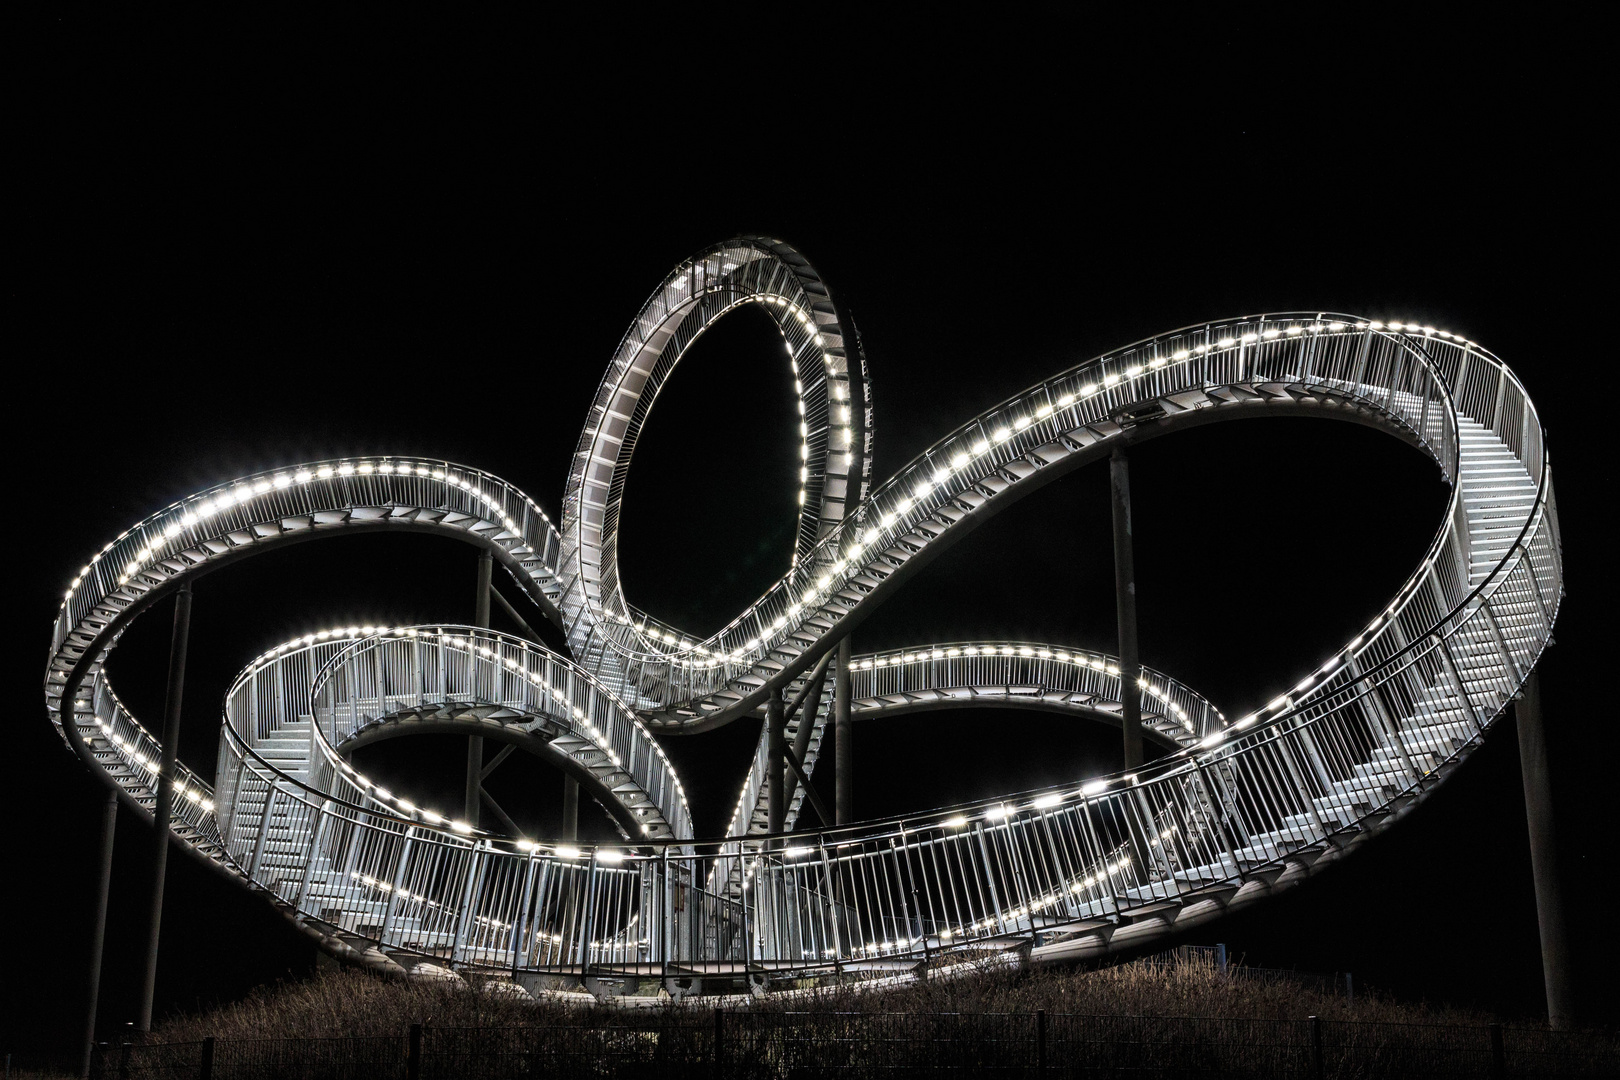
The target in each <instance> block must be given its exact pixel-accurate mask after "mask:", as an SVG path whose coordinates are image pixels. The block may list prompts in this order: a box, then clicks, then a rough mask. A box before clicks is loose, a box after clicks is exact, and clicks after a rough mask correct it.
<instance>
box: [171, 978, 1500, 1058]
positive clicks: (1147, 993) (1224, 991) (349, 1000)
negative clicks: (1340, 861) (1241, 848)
mask: <svg viewBox="0 0 1620 1080" xmlns="http://www.w3.org/2000/svg"><path fill="white" fill-rule="evenodd" d="M1234 969H1235V972H1236V974H1234V975H1233V976H1223V975H1221V974H1220V972H1219V971H1217V970H1216V968H1215V965H1214V964H1213V963H1212V962H1210V961H1208V960H1204V959H1201V958H1198V957H1193V958H1187V959H1175V960H1172V961H1171V962H1169V963H1165V964H1158V963H1154V964H1149V963H1143V962H1136V963H1127V964H1118V965H1114V966H1110V967H1103V968H1099V969H1096V970H1092V971H1063V970H1049V969H1035V970H1028V971H1024V970H1013V969H1007V970H997V971H986V972H981V973H978V974H975V975H971V976H968V977H964V978H961V979H954V980H950V981H936V982H925V983H922V984H919V985H915V986H911V987H904V988H900V989H895V990H887V991H883V992H878V993H854V992H834V993H829V994H828V995H826V996H823V997H819V998H815V999H811V1000H808V1001H807V1000H804V999H800V1000H797V1001H794V1002H791V1003H777V1002H773V1001H772V1000H771V999H769V998H767V999H765V1000H764V1001H762V1002H759V1003H757V1004H755V1005H754V1006H753V1007H752V1009H751V1010H750V1011H751V1012H754V1013H767V1014H768V1013H771V1012H780V1011H792V1012H795V1013H801V1012H810V1013H815V1012H855V1013H879V1012H883V1013H965V1012H986V1013H1010V1012H1013V1013H1016V1012H1034V1011H1035V1010H1037V1009H1045V1010H1046V1011H1047V1012H1049V1013H1083V1014H1090V1015H1129V1016H1155V1017H1170V1016H1197V1017H1206V1018H1213V1019H1224V1018H1231V1019H1266V1020H1271V1019H1275V1020H1284V1019H1286V1020H1298V1019H1302V1018H1304V1017H1306V1016H1309V1015H1316V1016H1320V1017H1321V1018H1322V1019H1323V1020H1349V1021H1361V1022H1374V1023H1431V1024H1472V1025H1482V1024H1485V1023H1488V1022H1490V1020H1491V1019H1492V1018H1491V1017H1489V1016H1486V1015H1484V1014H1481V1013H1477V1012H1470V1011H1464V1010H1457V1009H1448V1008H1442V1007H1435V1006H1431V1005H1413V1004H1408V1003H1403V1002H1399V1001H1395V1000H1392V999H1390V998H1388V997H1385V996H1382V995H1378V994H1375V993H1369V992H1367V991H1365V990H1364V989H1362V988H1360V987H1358V988H1357V993H1356V1000H1355V1002H1354V1004H1350V1003H1347V1002H1346V1001H1345V1000H1344V998H1343V997H1342V996H1337V995H1332V994H1325V993H1322V992H1321V991H1319V990H1315V989H1312V988H1310V987H1307V986H1301V985H1298V984H1295V983H1291V982H1288V981H1286V980H1280V979H1269V978H1245V977H1239V976H1240V975H1241V973H1242V969H1241V968H1238V967H1236V966H1234ZM699 1007H700V1008H701V1007H706V1006H703V1005H702V1003H701V1002H699ZM674 1008H679V1006H674ZM596 1015H599V1016H600V1018H601V1019H602V1020H607V1019H609V1018H611V1017H620V1016H622V1015H623V1013H622V1011H621V1010H618V1009H615V1008H612V1007H607V1006H602V1007H596V1008H587V1009H580V1008H578V1007H569V1006H560V1005H554V1004H547V1003H539V1002H531V1001H525V1000H522V999H517V1000H513V999H511V998H507V997H501V996H494V995H489V994H481V993H469V992H468V991H467V990H466V989H465V988H463V987H461V986H458V985H456V984H453V983H440V982H405V981H403V980H396V979H388V978H384V977H380V976H377V975H372V974H369V973H367V972H362V971H349V970H345V971H327V972H321V973H319V974H317V975H315V976H314V977H312V978H309V979H305V980H301V981H298V982H283V983H277V984H275V985H272V986H264V987H260V988H258V989H256V990H254V991H253V992H252V993H250V994H249V995H248V996H247V997H245V998H243V999H242V1000H240V1001H236V1002H233V1003H231V1004H228V1005H223V1006H219V1007H217V1008H214V1009H210V1010H207V1011H203V1012H197V1013H190V1014H183V1015H179V1016H173V1017H170V1018H169V1019H167V1020H165V1021H164V1022H162V1023H161V1024H160V1025H158V1027H157V1029H156V1030H155V1032H154V1034H153V1038H154V1039H155V1040H158V1041H166V1042H167V1041H176V1042H185V1041H192V1040H196V1039H201V1038H203V1037H204V1036H208V1035H212V1036H215V1037H217V1038H221V1039H253V1038H272V1037H279V1038H289V1037H291V1038H326V1037H334V1036H348V1037H366V1036H385V1035H386V1036H396V1035H398V1034H399V1033H400V1031H401V1030H402V1028H403V1027H404V1026H405V1025H406V1024H409V1023H413V1022H420V1023H426V1024H431V1025H434V1026H440V1027H457V1028H475V1027H509V1026H514V1025H523V1026H533V1025H536V1024H544V1023H555V1022H558V1021H562V1020H564V1019H565V1018H566V1020H567V1022H569V1023H574V1024H578V1023H581V1022H589V1020H588V1019H587V1018H588V1017H591V1016H596Z"/></svg>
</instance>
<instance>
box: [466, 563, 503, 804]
mask: <svg viewBox="0 0 1620 1080" xmlns="http://www.w3.org/2000/svg"><path fill="white" fill-rule="evenodd" d="M494 570H495V557H494V556H493V555H491V554H490V553H489V552H487V551H480V552H479V553H478V594H477V601H476V604H475V605H474V608H473V625H474V626H478V627H482V628H483V629H486V630H487V629H489V592H490V588H491V585H490V578H491V576H492V575H493V574H494ZM483 780H484V739H483V737H482V736H480V735H473V736H470V737H469V738H468V739H467V785H466V797H465V799H464V800H463V806H462V814H461V817H462V820H463V821H465V822H466V823H467V824H469V825H471V826H472V827H473V828H475V829H476V828H477V827H478V815H479V811H480V810H481V809H482V802H481V801H480V799H479V798H478V787H479V785H480V784H482V783H483Z"/></svg>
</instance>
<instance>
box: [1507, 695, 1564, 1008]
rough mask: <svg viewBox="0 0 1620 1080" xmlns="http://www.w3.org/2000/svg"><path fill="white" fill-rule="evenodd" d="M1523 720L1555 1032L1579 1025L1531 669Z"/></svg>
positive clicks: (1534, 868) (1522, 756) (1527, 799)
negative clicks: (1576, 1017) (1576, 1019)
mask: <svg viewBox="0 0 1620 1080" xmlns="http://www.w3.org/2000/svg"><path fill="white" fill-rule="evenodd" d="M1513 712H1514V715H1515V716H1516V717H1517V719H1518V721H1519V767H1520V769H1521V771H1522V772H1523V774H1524V816H1525V818H1526V819H1527V820H1528V822H1529V825H1530V869H1531V873H1532V874H1534V875H1535V879H1536V917H1537V921H1538V922H1539V923H1540V924H1541V973H1542V978H1543V979H1544V980H1545V981H1546V984H1547V1021H1548V1023H1549V1024H1551V1025H1552V1027H1553V1028H1554V1029H1555V1030H1563V1029H1566V1028H1569V1027H1571V1026H1573V1024H1574V1022H1575V987H1574V978H1573V976H1574V972H1573V971H1572V970H1571V959H1572V958H1571V956H1570V951H1569V935H1568V934H1567V933H1566V923H1565V921H1564V895H1563V889H1562V887H1561V885H1560V882H1559V877H1558V845H1557V836H1556V834H1555V832H1554V830H1553V807H1552V785H1551V783H1549V778H1548V769H1547V731H1546V728H1545V727H1544V726H1543V725H1542V720H1541V676H1540V673H1539V672H1537V671H1534V670H1532V671H1531V672H1530V677H1529V678H1528V679H1526V680H1525V681H1524V687H1523V688H1522V689H1521V690H1520V692H1519V700H1518V702H1517V703H1516V704H1515V705H1514V709H1513Z"/></svg>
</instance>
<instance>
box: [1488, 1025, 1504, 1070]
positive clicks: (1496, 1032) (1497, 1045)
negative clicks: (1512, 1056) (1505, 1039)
mask: <svg viewBox="0 0 1620 1080" xmlns="http://www.w3.org/2000/svg"><path fill="white" fill-rule="evenodd" d="M1506 1077H1507V1051H1506V1050H1505V1049H1504V1048H1503V1046H1502V1025H1501V1024H1492V1025H1491V1080H1505V1078H1506Z"/></svg>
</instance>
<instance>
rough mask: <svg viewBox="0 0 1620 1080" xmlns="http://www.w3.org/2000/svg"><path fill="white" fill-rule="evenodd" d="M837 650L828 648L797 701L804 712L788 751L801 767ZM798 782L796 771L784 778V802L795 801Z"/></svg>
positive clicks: (813, 731) (790, 712)
mask: <svg viewBox="0 0 1620 1080" xmlns="http://www.w3.org/2000/svg"><path fill="white" fill-rule="evenodd" d="M835 651H836V650H834V649H828V650H827V655H826V656H823V657H822V658H821V663H819V664H817V665H816V669H815V671H814V672H812V673H811V675H810V681H809V682H807V683H805V685H804V689H803V690H802V691H800V693H799V697H798V701H796V702H795V705H797V704H798V702H803V703H804V714H803V715H802V716H800V717H799V730H798V731H796V732H795V733H794V735H793V746H792V747H791V748H790V749H789V751H788V752H789V753H790V754H791V755H792V756H793V757H795V758H797V759H798V760H799V763H800V765H801V767H802V765H803V763H804V755H805V753H806V752H808V751H809V749H810V737H811V736H812V735H814V734H815V732H816V712H817V711H818V710H819V709H820V708H821V694H822V687H824V686H825V685H826V682H827V665H828V664H830V663H831V662H832V659H833V653H834V652H835ZM792 715H793V710H792V709H789V710H788V716H789V718H791V717H792ZM798 782H799V779H798V775H797V774H796V773H789V774H788V775H787V777H786V778H785V780H784V784H785V786H786V788H787V790H786V793H785V794H784V795H783V798H782V801H783V803H792V802H793V789H794V787H795V785H797V784H798ZM822 820H823V821H826V822H827V824H828V825H831V824H832V821H831V820H829V819H826V818H823V819H822Z"/></svg>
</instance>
